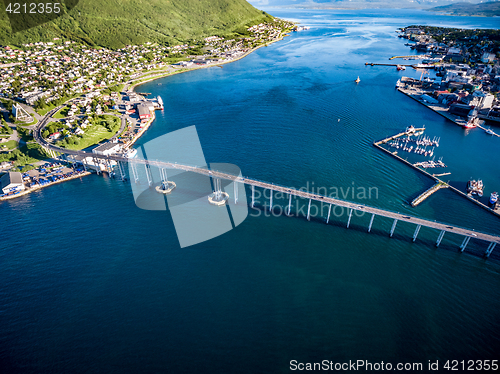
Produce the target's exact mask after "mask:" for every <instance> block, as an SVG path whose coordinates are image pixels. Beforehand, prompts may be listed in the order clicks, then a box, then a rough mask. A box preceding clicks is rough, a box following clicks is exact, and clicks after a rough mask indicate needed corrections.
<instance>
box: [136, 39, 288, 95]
mask: <svg viewBox="0 0 500 374" xmlns="http://www.w3.org/2000/svg"><path fill="white" fill-rule="evenodd" d="M287 36H289V35H288V34H284V35H283V36H282V37H281V38H279V39H276V40H272V41H270V42H268V43H265V44H261V45H259V46H258V47H255V48H252V49H251V50H249V51H247V52H245V53H244V54H243V55H241V56H240V57H237V58H235V59H232V60H229V61H223V62H220V63H217V64H213V65H205V66H197V67H193V68H190V69H187V70H182V71H174V72H172V73H165V74H164V75H161V76H155V77H151V79H147V80H145V81H143V82H137V83H134V84H131V85H130V86H129V87H128V89H129V90H135V89H136V88H137V87H139V86H141V85H142V84H144V83H149V82H152V81H154V80H156V79H161V78H167V77H171V76H173V75H176V74H182V73H187V72H190V71H195V70H199V69H207V68H211V67H217V66H221V65H225V64H230V63H232V62H236V61H238V60H241V59H242V58H245V57H247V56H248V55H249V54H251V53H252V52H255V51H256V50H257V49H259V48H262V47H267V46H268V45H270V44H273V43H276V42H279V41H281V40H283V39H284V38H285V37H287Z"/></svg>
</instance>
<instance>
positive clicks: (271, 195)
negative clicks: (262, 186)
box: [269, 190, 274, 212]
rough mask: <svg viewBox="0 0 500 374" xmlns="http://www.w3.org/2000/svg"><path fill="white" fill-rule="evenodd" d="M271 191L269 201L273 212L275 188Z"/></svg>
mask: <svg viewBox="0 0 500 374" xmlns="http://www.w3.org/2000/svg"><path fill="white" fill-rule="evenodd" d="M269 192H270V201H269V211H270V212H272V211H273V195H274V194H273V190H269Z"/></svg>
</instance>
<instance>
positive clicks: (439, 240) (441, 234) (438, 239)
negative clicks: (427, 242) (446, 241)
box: [436, 231, 446, 247]
mask: <svg viewBox="0 0 500 374" xmlns="http://www.w3.org/2000/svg"><path fill="white" fill-rule="evenodd" d="M445 232H446V231H441V232H440V233H439V236H438V238H437V241H436V247H439V244H441V240H443V236H444V233H445Z"/></svg>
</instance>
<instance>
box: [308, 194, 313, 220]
mask: <svg viewBox="0 0 500 374" xmlns="http://www.w3.org/2000/svg"><path fill="white" fill-rule="evenodd" d="M311 201H312V199H309V206H308V207H307V220H308V221H309V219H310V215H311Z"/></svg>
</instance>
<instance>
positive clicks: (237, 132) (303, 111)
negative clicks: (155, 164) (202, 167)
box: [0, 11, 500, 373]
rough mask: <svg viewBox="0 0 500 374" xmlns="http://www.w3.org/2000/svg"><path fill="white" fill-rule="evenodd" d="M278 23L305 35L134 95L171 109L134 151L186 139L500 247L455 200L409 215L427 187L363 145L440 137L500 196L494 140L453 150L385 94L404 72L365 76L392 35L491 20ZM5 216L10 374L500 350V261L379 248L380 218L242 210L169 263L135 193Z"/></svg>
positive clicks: (5, 341)
mask: <svg viewBox="0 0 500 374" xmlns="http://www.w3.org/2000/svg"><path fill="white" fill-rule="evenodd" d="M272 13H273V14H276V15H277V16H282V17H284V18H293V19H296V20H301V21H302V22H303V23H304V24H307V25H311V26H312V27H311V30H309V31H306V32H302V33H295V34H292V35H291V36H290V37H288V38H286V39H285V40H284V41H281V42H279V43H275V44H273V45H271V46H269V47H267V48H261V49H259V50H258V51H256V52H255V53H253V54H251V55H250V56H249V57H246V58H245V59H243V60H240V61H238V62H235V63H232V64H228V65H225V66H224V68H222V69H220V68H209V69H204V70H200V71H195V72H190V73H187V74H181V75H177V76H175V77H171V78H167V79H164V80H162V81H156V82H152V83H149V84H146V85H143V86H141V88H140V91H145V92H152V93H154V94H155V95H157V94H159V95H161V96H162V98H163V100H164V102H165V109H164V111H163V112H157V120H156V122H155V123H154V125H153V126H152V127H151V128H150V129H149V130H148V131H147V133H146V134H145V136H144V137H143V138H142V139H141V144H144V143H146V142H148V141H149V140H152V139H154V138H156V137H158V136H160V135H163V134H166V133H168V132H170V131H174V130H177V129H181V128H184V127H187V126H191V125H196V127H197V130H198V134H199V137H200V141H201V144H202V146H203V151H204V154H205V157H206V159H207V161H208V162H230V163H234V164H236V165H238V166H239V167H240V168H241V170H242V173H243V175H245V176H250V177H254V178H257V179H262V180H265V181H270V182H274V183H279V184H283V185H288V186H294V187H297V188H298V187H302V186H304V187H305V186H309V187H310V188H312V187H313V182H314V188H317V187H326V188H328V189H329V188H332V187H337V188H344V189H346V188H347V187H351V186H356V187H365V188H370V187H376V188H377V189H378V195H373V196H372V198H371V199H368V200H366V199H358V200H359V201H362V202H363V203H366V204H369V205H374V206H378V207H382V208H386V209H390V210H395V211H400V212H406V213H408V214H412V215H417V216H421V217H425V218H428V219H435V220H440V221H446V222H450V223H453V224H458V225H461V226H467V227H471V228H474V229H476V230H482V231H488V232H494V233H500V225H499V223H500V220H499V219H497V218H495V217H493V216H492V215H491V214H489V213H488V212H486V211H484V210H482V209H480V208H478V207H476V206H475V205H474V204H472V203H470V202H468V201H467V200H465V199H463V198H462V197H460V196H458V195H456V194H455V193H453V192H452V191H448V190H441V191H439V192H438V193H436V194H435V195H434V196H432V197H431V198H430V199H428V200H427V201H426V202H425V203H423V204H422V205H421V206H419V207H418V208H411V207H410V206H409V205H408V204H407V201H408V200H411V199H412V198H413V197H415V196H416V195H418V194H419V193H420V192H421V191H422V190H424V189H426V188H428V187H429V186H430V185H431V184H432V182H431V181H430V180H428V179H427V178H425V177H423V176H421V175H419V174H417V173H416V172H415V171H413V170H410V169H409V168H407V167H406V166H405V165H402V164H401V163H399V162H397V161H396V160H394V159H392V158H390V157H388V156H387V155H385V154H382V153H381V152H379V151H377V150H376V149H375V148H374V147H373V146H372V142H373V141H374V140H378V139H381V138H384V137H385V136H387V135H390V134H393V133H396V132H398V131H399V130H401V129H404V128H405V127H406V126H408V125H414V126H420V125H422V124H425V125H426V128H427V133H428V134H429V135H431V137H432V136H441V139H442V141H441V146H440V147H439V149H438V150H437V152H436V153H437V155H438V156H439V157H441V156H443V159H444V161H445V162H446V163H447V164H448V165H449V168H448V169H449V170H448V171H450V172H451V173H452V174H451V175H450V181H451V183H453V184H455V185H456V186H457V187H458V188H460V186H461V185H462V184H464V183H465V182H466V180H467V179H468V178H469V177H470V176H474V177H476V178H477V177H480V178H482V179H483V180H484V182H485V186H486V188H485V192H487V193H488V191H490V190H491V189H494V188H496V189H497V190H498V189H500V188H499V187H498V186H500V173H499V171H500V169H499V166H498V162H496V161H495V160H498V155H499V152H498V149H499V148H498V141H499V139H498V138H497V139H492V138H490V137H488V136H487V135H486V134H484V133H483V132H482V131H480V130H474V131H471V132H469V133H468V134H465V133H464V131H463V130H462V129H460V128H458V127H457V126H456V125H454V124H452V123H450V122H447V121H446V120H445V119H443V118H442V117H441V116H439V115H437V114H435V113H433V112H431V111H429V110H427V109H426V108H424V107H423V106H421V105H420V104H418V103H417V102H415V101H413V100H412V99H409V98H407V97H406V96H404V95H402V94H401V93H399V92H397V91H395V90H394V84H395V81H396V80H397V79H398V77H400V76H401V75H402V73H398V72H397V71H396V70H395V69H393V68H384V67H367V66H365V65H364V63H365V62H385V61H387V58H388V57H390V56H392V55H402V54H408V53H409V49H408V48H407V47H405V46H404V42H403V41H402V40H401V39H398V38H397V37H396V33H395V32H394V31H395V29H396V28H397V27H402V26H406V25H409V24H412V23H422V22H424V21H425V22H427V23H431V22H434V23H435V24H444V25H453V24H454V25H464V26H467V27H471V26H474V25H479V26H484V27H486V26H488V24H487V23H491V26H493V27H494V26H496V27H498V26H497V25H496V24H495V23H494V22H496V20H494V19H476V18H458V17H444V16H435V15H433V16H428V15H427V14H424V13H419V12H408V11H364V12H348V11H344V12H339V11H337V12H333V11H330V12H325V13H320V12H318V11H273V12H272ZM424 17H425V18H424ZM478 23H480V24H478ZM404 74H406V75H412V76H418V73H414V72H411V71H408V70H407V71H406V72H404ZM358 75H359V76H360V78H361V83H360V84H359V85H355V84H354V83H353V80H354V79H355V78H356V77H357V76H358ZM158 83H162V85H161V86H159V85H158ZM339 118H340V121H338V119H339ZM139 145H140V144H139ZM494 186H496V187H494ZM247 195H249V190H247ZM355 199H356V197H355ZM264 201H265V200H264V199H260V200H259V203H264ZM275 203H276V204H278V205H279V206H281V207H284V206H285V205H286V203H287V201H286V199H275ZM306 203H307V202H306V201H300V202H299V205H298V206H299V207H300V206H304V205H306ZM277 209H278V208H277ZM0 212H1V213H2V216H3V217H5V222H4V226H3V230H2V239H1V244H0V246H1V251H0V300H1V302H0V332H1V334H0V365H1V368H2V369H3V371H4V372H6V373H10V372H19V373H31V372H33V373H35V372H36V373H38V372H43V373H66V372H71V373H80V372H81V373H94V372H106V373H126V372H130V373H135V372H139V371H140V372H171V373H195V372H200V373H206V372H214V373H216V372H217V373H222V372H228V373H229V372H235V373H236V372H237V373H257V372H269V373H279V372H288V371H289V362H290V360H298V361H302V362H314V361H321V360H324V359H326V360H332V361H339V362H343V361H346V360H349V359H351V360H357V359H366V360H371V361H374V362H375V361H378V362H380V361H382V360H383V361H384V362H392V363H394V364H396V363H398V362H408V361H415V362H424V363H425V362H427V360H436V359H439V360H440V361H444V360H448V359H474V358H484V359H495V358H497V357H495V354H497V352H498V348H500V337H499V331H500V312H499V307H500V301H499V300H500V298H499V296H500V293H499V286H500V266H499V262H498V257H496V258H493V259H491V260H485V259H483V258H481V257H480V256H476V255H475V254H480V253H482V252H484V250H485V249H486V244H484V243H481V242H477V241H474V240H472V241H471V243H470V244H469V247H468V250H469V251H468V252H469V253H464V254H460V253H458V252H457V247H458V245H459V244H460V242H461V238H460V237H458V236H453V235H451V234H450V235H448V234H447V235H445V238H444V240H443V243H442V244H441V246H440V247H439V248H438V249H436V248H435V247H434V242H435V240H436V238H437V234H438V233H437V232H433V231H432V230H430V229H422V230H421V233H420V235H419V240H418V241H417V242H416V243H412V242H411V240H410V239H409V238H410V235H411V234H412V233H413V230H414V227H412V226H411V225H409V224H403V223H399V224H398V226H397V228H396V234H395V237H394V238H392V239H391V238H389V237H388V231H389V229H390V227H391V222H390V221H389V220H385V219H382V218H376V219H375V222H374V228H373V232H372V233H371V234H367V233H366V228H367V225H368V221H369V217H353V219H352V222H351V229H349V230H346V229H345V224H346V220H347V217H346V215H345V214H344V215H341V216H340V214H339V217H332V221H331V224H330V225H325V222H324V218H325V217H324V216H322V217H315V218H313V219H312V220H311V221H310V222H308V221H307V220H306V219H305V218H304V217H298V218H288V217H284V216H280V217H273V216H271V217H265V216H264V214H263V212H262V211H261V210H251V214H250V216H249V217H248V218H247V219H246V220H245V222H243V223H242V224H241V225H240V226H238V227H236V228H235V229H234V230H232V231H230V232H229V233H227V234H225V235H222V236H219V237H217V238H215V239H213V240H210V241H207V242H204V243H202V244H199V245H196V246H193V247H187V248H182V249H181V248H180V246H179V242H178V240H177V237H176V233H175V230H174V226H173V222H172V218H171V216H170V214H169V212H165V211H158V212H154V211H145V210H141V209H139V208H137V207H136V205H135V204H134V199H133V197H132V194H131V191H130V186H129V185H128V184H126V183H122V182H120V181H118V180H114V179H109V178H106V177H97V176H91V177H86V178H83V179H82V180H75V181H71V182H67V183H64V184H60V185H56V186H53V187H50V188H47V189H44V190H42V191H39V192H37V193H34V194H31V195H28V196H26V197H22V198H19V199H16V200H13V201H10V202H4V203H2V204H1V205H0ZM471 254H472V255H471ZM494 254H495V253H494ZM0 372H2V371H1V370H0Z"/></svg>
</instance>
